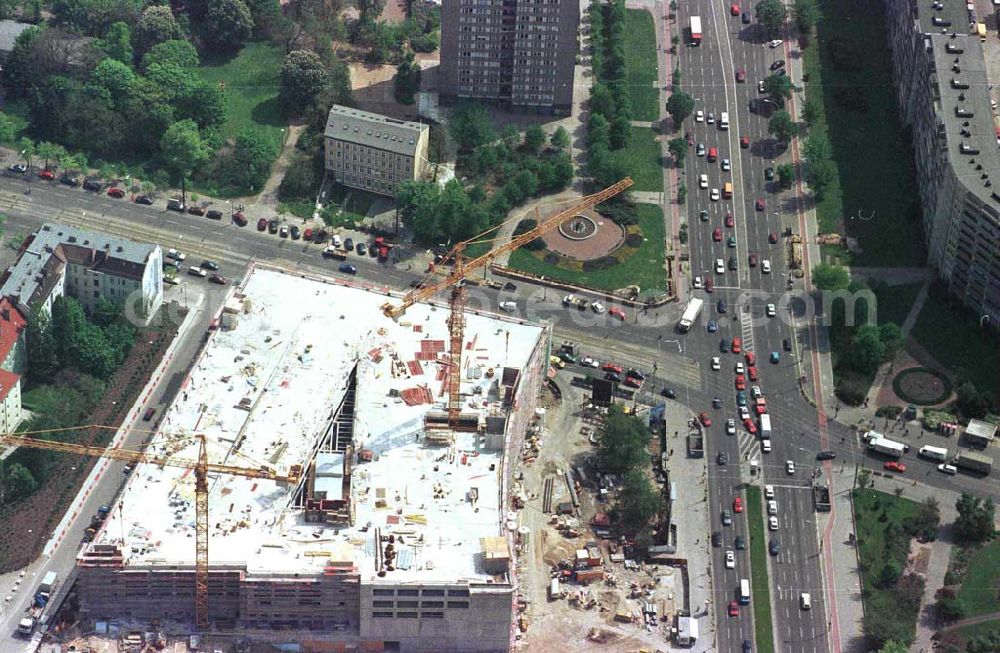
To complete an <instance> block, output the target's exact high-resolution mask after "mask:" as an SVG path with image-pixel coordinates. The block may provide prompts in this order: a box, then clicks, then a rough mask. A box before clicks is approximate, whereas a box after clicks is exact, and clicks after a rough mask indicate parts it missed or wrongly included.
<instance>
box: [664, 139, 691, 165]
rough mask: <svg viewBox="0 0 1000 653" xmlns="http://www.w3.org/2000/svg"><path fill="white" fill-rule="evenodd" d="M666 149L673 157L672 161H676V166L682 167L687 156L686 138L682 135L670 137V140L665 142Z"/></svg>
mask: <svg viewBox="0 0 1000 653" xmlns="http://www.w3.org/2000/svg"><path fill="white" fill-rule="evenodd" d="M667 149H668V150H669V151H670V155H671V156H673V157H674V161H676V162H677V167H678V168H683V167H684V160H685V158H687V154H688V142H687V139H686V138H684V137H682V136H678V137H677V138H672V139H670V142H669V143H667Z"/></svg>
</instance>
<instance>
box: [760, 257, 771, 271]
mask: <svg viewBox="0 0 1000 653" xmlns="http://www.w3.org/2000/svg"><path fill="white" fill-rule="evenodd" d="M760 271H761V272H763V273H764V274H771V260H770V259H764V260H763V261H761V262H760Z"/></svg>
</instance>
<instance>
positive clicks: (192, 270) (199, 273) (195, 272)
mask: <svg viewBox="0 0 1000 653" xmlns="http://www.w3.org/2000/svg"><path fill="white" fill-rule="evenodd" d="M188 274H190V275H192V276H195V277H201V278H205V277H207V276H208V272H205V271H204V270H202V269H201V268H199V267H196V266H194V265H192V266H191V267H189V268H188Z"/></svg>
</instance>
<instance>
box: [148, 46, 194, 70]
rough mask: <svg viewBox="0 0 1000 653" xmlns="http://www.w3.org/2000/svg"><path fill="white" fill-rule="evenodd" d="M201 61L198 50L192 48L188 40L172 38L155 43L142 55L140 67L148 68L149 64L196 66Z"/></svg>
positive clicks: (182, 66)
mask: <svg viewBox="0 0 1000 653" xmlns="http://www.w3.org/2000/svg"><path fill="white" fill-rule="evenodd" d="M199 63H201V62H200V60H199V58H198V51H197V50H195V49H194V46H193V45H191V43H190V41H183V40H179V39H174V40H172V41H164V42H163V43H157V44H156V45H154V46H153V47H152V48H150V49H149V52H147V53H146V54H144V55H142V69H143V70H149V68H150V66H152V65H154V64H156V65H159V66H176V67H178V68H197V67H198V64H199Z"/></svg>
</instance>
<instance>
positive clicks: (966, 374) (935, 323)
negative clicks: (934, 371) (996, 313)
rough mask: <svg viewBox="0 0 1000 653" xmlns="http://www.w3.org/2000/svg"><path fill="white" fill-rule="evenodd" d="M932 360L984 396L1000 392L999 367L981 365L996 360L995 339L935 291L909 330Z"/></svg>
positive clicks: (994, 395)
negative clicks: (991, 339) (971, 384)
mask: <svg viewBox="0 0 1000 653" xmlns="http://www.w3.org/2000/svg"><path fill="white" fill-rule="evenodd" d="M910 335H912V336H913V337H914V338H915V339H916V341H917V342H919V343H920V344H921V345H922V346H923V347H924V349H926V350H927V351H928V353H930V355H931V356H933V357H934V359H935V360H936V361H937V362H938V363H939V364H940V365H943V366H946V367H945V369H947V370H948V371H950V372H951V373H952V374H954V375H955V377H957V379H959V380H960V381H971V382H972V383H973V384H975V386H976V388H977V389H978V390H979V391H980V392H981V393H983V394H984V395H985V396H988V397H996V396H997V393H998V392H1000V369H997V366H996V365H983V361H995V360H996V359H997V346H996V344H995V342H992V341H990V340H989V339H988V337H987V336H985V335H984V334H983V332H982V331H980V330H979V325H978V324H976V322H975V321H974V320H973V319H972V318H970V317H968V315H967V314H965V313H963V312H959V311H958V310H957V309H955V308H953V307H951V306H950V305H949V304H948V303H947V302H945V301H943V300H942V299H940V298H939V297H938V296H937V295H936V294H935V293H933V292H930V293H928V294H927V301H926V303H925V304H924V307H923V309H922V310H921V311H920V316H919V317H917V321H916V323H915V324H914V325H913V331H911V332H910Z"/></svg>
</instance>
